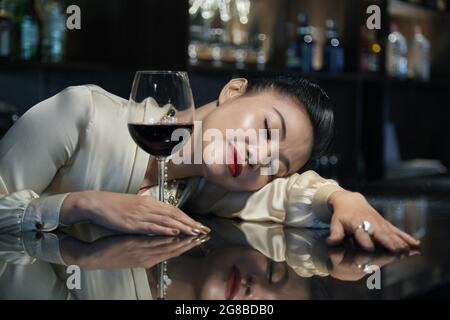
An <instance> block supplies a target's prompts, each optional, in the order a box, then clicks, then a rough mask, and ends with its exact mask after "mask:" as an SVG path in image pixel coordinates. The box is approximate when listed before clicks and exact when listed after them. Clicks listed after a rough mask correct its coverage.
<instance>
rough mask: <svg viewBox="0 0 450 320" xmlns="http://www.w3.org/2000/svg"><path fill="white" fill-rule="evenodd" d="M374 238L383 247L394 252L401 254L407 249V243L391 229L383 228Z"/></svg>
mask: <svg viewBox="0 0 450 320" xmlns="http://www.w3.org/2000/svg"><path fill="white" fill-rule="evenodd" d="M374 237H375V240H376V241H377V242H378V243H379V244H380V245H381V246H383V247H384V248H386V249H388V250H390V251H392V252H401V251H402V250H405V249H404V248H406V247H407V245H406V243H405V242H404V241H403V240H401V239H400V238H399V237H398V236H397V235H395V234H394V233H393V232H392V231H390V230H389V229H385V228H383V229H381V230H379V231H378V232H375V234H374ZM405 245H406V247H405Z"/></svg>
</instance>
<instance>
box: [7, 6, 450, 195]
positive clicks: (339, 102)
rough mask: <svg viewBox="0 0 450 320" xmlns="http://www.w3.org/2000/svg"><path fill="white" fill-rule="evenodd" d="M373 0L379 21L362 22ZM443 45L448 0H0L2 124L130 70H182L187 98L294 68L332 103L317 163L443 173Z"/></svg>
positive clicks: (345, 181)
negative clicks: (77, 15) (330, 124)
mask: <svg viewBox="0 0 450 320" xmlns="http://www.w3.org/2000/svg"><path fill="white" fill-rule="evenodd" d="M69 5H77V6H79V8H80V9H81V29H80V30H76V29H75V30H68V29H67V28H66V20H67V18H68V17H69V16H70V14H69V15H68V14H67V13H66V9H67V7H68V6H69ZM371 5H376V6H377V8H379V9H380V26H381V29H376V30H370V29H368V28H367V26H366V21H367V19H368V17H369V16H370V14H367V13H366V10H367V8H368V7H369V6H371ZM448 57H450V1H448V0H408V1H400V0H373V1H366V0H281V1H280V0H190V1H187V0H165V1H160V0H133V1H126V0H107V1H106V0H89V1H88V0H72V1H62V0H61V1H60V0H35V1H31V0H0V137H1V136H2V135H3V134H4V133H5V132H6V130H7V129H8V128H9V126H11V125H12V123H13V122H14V120H15V119H17V117H19V116H20V115H21V114H23V113H24V112H26V110H27V109H29V108H30V107H32V106H33V105H34V104H36V103H37V102H39V101H41V100H43V99H45V98H48V97H50V96H51V95H54V94H55V93H57V92H58V91H60V90H62V89H63V88H65V87H67V86H70V85H79V84H88V83H93V84H97V85H100V86H102V87H103V88H104V89H106V90H108V91H110V92H112V93H115V94H117V95H120V96H122V97H124V98H128V95H129V91H130V88H131V82H132V79H133V76H134V72H135V71H136V70H142V69H160V70H162V69H171V70H188V71H189V72H190V79H191V85H192V89H193V92H194V96H195V101H196V104H197V105H201V104H203V103H205V102H209V101H210V100H212V99H215V98H216V96H217V94H218V93H219V91H220V89H221V87H222V86H223V85H224V84H225V83H226V82H227V81H228V80H229V79H230V78H232V77H235V76H246V77H261V76H266V75H276V74H285V73H291V74H296V75H300V76H304V77H305V78H308V79H310V80H311V81H314V82H317V83H319V84H320V85H321V86H322V87H323V88H324V89H325V90H326V91H327V93H328V94H329V96H330V97H331V99H332V100H333V103H334V106H335V114H336V121H337V128H336V137H335V142H334V146H333V148H332V150H331V151H330V154H329V155H328V156H324V157H322V158H321V159H320V160H319V161H318V162H317V163H316V164H315V168H316V170H317V171H319V173H320V174H322V175H324V176H326V177H331V178H335V179H337V180H339V182H340V183H341V184H342V185H344V186H347V187H357V186H360V185H363V184H365V183H367V182H372V181H378V180H382V179H395V178H402V177H407V176H421V175H428V174H436V173H444V172H446V170H447V169H446V168H448V167H450V148H449V145H450V130H449V128H448V124H447V122H448V119H449V116H450V106H449V102H448V98H447V96H448V92H450V81H449V80H448V79H449V77H450V63H449V61H448V60H449V59H448Z"/></svg>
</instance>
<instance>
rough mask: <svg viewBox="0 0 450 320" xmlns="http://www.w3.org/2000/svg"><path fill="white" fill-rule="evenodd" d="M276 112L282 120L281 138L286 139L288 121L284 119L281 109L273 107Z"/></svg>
mask: <svg viewBox="0 0 450 320" xmlns="http://www.w3.org/2000/svg"><path fill="white" fill-rule="evenodd" d="M273 109H274V110H275V112H276V113H277V114H278V116H279V117H280V120H281V139H282V140H284V139H285V138H286V121H284V117H283V115H282V114H281V112H280V111H278V110H277V108H275V107H273Z"/></svg>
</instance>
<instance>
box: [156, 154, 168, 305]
mask: <svg viewBox="0 0 450 320" xmlns="http://www.w3.org/2000/svg"><path fill="white" fill-rule="evenodd" d="M157 159H158V188H159V201H161V202H164V182H165V174H166V159H165V158H164V157H158V158H157ZM158 273H159V279H158V280H159V283H158V299H164V298H165V297H164V285H165V284H164V262H160V263H159V265H158Z"/></svg>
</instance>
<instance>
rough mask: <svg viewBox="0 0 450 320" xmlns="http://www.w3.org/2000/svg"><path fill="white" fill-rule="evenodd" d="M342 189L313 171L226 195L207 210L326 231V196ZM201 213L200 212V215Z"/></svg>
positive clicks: (248, 219) (327, 212)
mask: <svg viewBox="0 0 450 320" xmlns="http://www.w3.org/2000/svg"><path fill="white" fill-rule="evenodd" d="M338 190H342V188H341V187H340V186H339V185H338V184H337V182H336V181H334V180H328V179H324V178H322V177H321V176H319V175H318V174H317V173H316V172H314V171H307V172H304V173H302V174H293V175H291V176H290V177H287V178H279V179H276V180H274V181H272V182H271V183H269V184H267V185H266V186H264V187H263V188H262V189H260V190H258V191H256V192H253V193H250V192H246V193H242V192H239V193H238V192H228V193H226V194H225V195H224V196H223V197H222V198H220V199H218V200H217V201H215V203H213V204H211V205H209V206H205V205H204V204H203V207H207V208H208V210H209V212H211V213H213V214H216V215H219V216H223V217H239V218H241V219H242V220H244V221H273V222H277V223H282V224H284V225H288V226H293V227H307V228H326V227H328V224H329V222H330V220H331V215H332V211H331V209H330V208H329V206H328V197H329V196H330V195H331V194H332V193H333V192H335V191H338ZM200 213H201V212H200Z"/></svg>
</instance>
